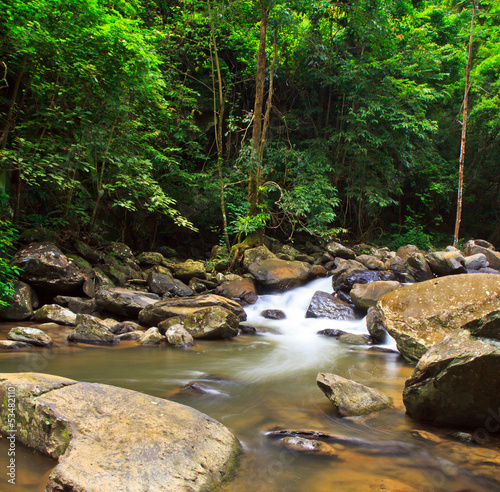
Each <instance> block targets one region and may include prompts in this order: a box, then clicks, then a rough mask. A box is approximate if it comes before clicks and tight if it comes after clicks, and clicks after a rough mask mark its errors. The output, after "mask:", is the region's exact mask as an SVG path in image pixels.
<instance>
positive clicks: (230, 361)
mask: <svg viewBox="0 0 500 492" xmlns="http://www.w3.org/2000/svg"><path fill="white" fill-rule="evenodd" d="M316 290H323V291H326V292H331V291H332V289H331V279H320V280H317V281H314V282H312V283H311V284H309V285H307V286H305V287H301V288H299V289H295V290H293V291H290V292H287V293H285V294H281V295H267V296H261V297H260V298H259V301H258V302H257V303H256V304H255V305H253V306H251V307H249V308H247V314H248V320H247V322H246V324H248V325H252V326H255V327H257V329H258V331H259V334H258V335H242V336H239V337H237V338H235V339H233V340H231V341H204V342H198V343H197V345H196V347H194V348H192V349H189V350H176V349H169V348H165V346H163V347H141V346H138V345H137V344H136V343H135V342H121V343H120V344H119V346H117V347H93V346H81V345H68V344H67V342H65V337H66V336H67V334H68V333H69V332H70V331H71V330H70V328H66V327H60V326H57V325H49V326H47V327H46V330H47V332H48V333H49V334H50V335H51V336H52V337H53V339H54V341H55V347H54V348H53V349H50V350H47V349H31V350H29V351H24V352H16V353H12V352H4V353H1V354H0V372H18V371H19V372H20V371H36V372H45V373H49V374H56V375H59V376H64V377H68V378H71V379H76V380H80V381H89V382H99V383H105V384H111V385H115V386H121V387H124V388H129V389H132V390H136V391H141V392H144V393H148V394H150V395H154V396H158V397H161V398H168V399H172V400H175V401H178V402H180V403H184V404H186V405H190V406H192V407H194V408H196V409H198V410H200V411H202V412H204V413H206V414H208V415H210V416H211V417H213V418H215V419H217V420H219V421H220V422H222V423H223V424H225V425H226V426H227V427H228V428H229V429H231V431H232V432H233V433H234V434H235V435H236V436H237V437H238V438H239V440H240V441H241V443H242V446H243V449H244V453H243V456H242V459H241V463H240V466H239V468H238V471H237V473H236V475H235V477H234V478H233V479H232V480H231V481H229V482H227V483H226V484H225V485H224V486H223V487H222V491H223V492H229V491H237V492H240V491H241V492H252V491H263V492H273V491H291V492H299V491H308V492H323V491H353V492H354V491H356V492H358V491H382V490H384V491H389V490H390V491H413V490H417V491H422V492H432V491H457V492H458V491H462V492H463V491H491V490H500V488H499V482H497V481H496V475H497V474H498V469H499V467H500V453H499V452H498V449H497V448H496V447H495V446H496V441H494V440H493V438H491V439H490V440H488V442H486V443H485V445H484V446H481V447H479V446H473V445H467V444H463V443H461V442H456V441H453V440H449V439H448V438H447V437H446V436H447V434H449V433H450V431H446V430H436V429H431V428H427V427H425V426H423V425H421V424H418V423H416V422H413V421H411V420H410V419H409V418H407V417H406V416H405V413H404V406H403V404H402V401H401V393H402V390H403V387H404V382H405V380H406V379H407V378H408V377H409V376H410V375H411V373H412V371H413V368H412V367H411V366H409V365H408V364H407V363H405V362H404V360H403V359H402V358H401V357H400V356H399V354H397V353H390V352H375V351H371V350H369V347H368V346H351V345H345V344H343V343H341V342H339V341H338V340H336V339H333V338H329V337H325V336H320V335H317V334H316V333H317V331H319V330H323V329H325V328H335V329H341V330H344V331H347V332H350V333H359V334H362V333H363V334H364V333H366V326H365V320H359V321H332V320H324V319H321V320H320V319H306V318H305V317H304V315H305V312H306V310H307V306H308V304H309V301H310V299H311V297H312V295H313V294H314V292H315V291H316ZM265 309H281V310H282V311H284V312H285V313H286V316H287V317H286V319H284V320H267V319H264V318H263V317H262V316H260V313H261V312H262V311H263V310H265ZM12 326H13V325H12V324H3V325H0V338H5V334H6V333H7V331H8V330H9V329H10V328H11V327H12ZM391 346H393V345H392V344H391V343H390V342H389V343H388V344H387V347H391ZM318 372H332V373H335V374H338V375H340V376H343V377H346V378H349V379H353V380H356V381H358V382H360V383H363V384H366V385H368V386H372V387H374V388H376V389H379V390H381V391H383V392H384V393H386V394H388V395H389V396H391V397H392V398H393V400H394V405H393V408H391V409H389V410H385V411H383V412H378V413H375V414H372V415H370V416H365V417H357V418H337V417H335V414H334V412H333V411H332V410H333V407H332V405H331V403H330V402H329V401H328V400H327V398H326V397H325V396H324V395H323V393H322V392H321V390H319V388H318V387H317V385H316V376H317V374H318ZM191 382H198V383H201V384H203V385H205V386H206V387H207V388H208V390H207V392H206V393H199V392H196V391H187V390H183V389H182V388H183V386H184V385H186V384H188V383H191ZM117 418H119V416H117ZM273 429H292V430H315V431H321V432H325V433H330V434H336V435H340V436H344V437H350V438H358V439H362V440H364V441H367V444H366V445H365V446H360V445H349V443H347V444H343V445H336V450H337V452H338V456H336V457H329V456H314V455H310V454H304V453H301V452H297V451H294V450H287V449H285V448H284V447H283V446H282V444H281V441H280V440H278V439H271V438H269V437H268V436H266V432H267V431H269V430H273ZM415 430H420V431H424V432H425V431H427V432H432V433H433V434H432V439H431V440H424V439H422V437H421V436H422V435H424V436H425V434H421V436H420V437H419V436H416V435H414V432H415ZM7 449H8V446H7V441H6V440H5V439H0V470H2V471H0V490H1V491H4V490H5V491H8V490H15V491H16V492H28V491H29V492H42V491H43V490H44V484H45V483H46V480H47V477H48V475H49V473H50V470H51V469H52V467H53V466H55V463H54V462H53V461H51V460H49V459H47V458H44V457H42V456H38V455H36V454H33V453H32V452H30V451H29V450H26V449H24V448H23V447H22V446H21V445H20V444H19V443H18V444H17V448H16V453H17V456H16V458H17V461H16V467H17V469H16V485H15V486H12V485H10V484H9V483H8V482H7V479H8V477H7V473H6V471H5V470H6V469H7V468H6V467H7ZM101 492H113V491H101Z"/></svg>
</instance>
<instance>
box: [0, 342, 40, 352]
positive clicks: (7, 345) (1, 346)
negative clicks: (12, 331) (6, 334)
mask: <svg viewBox="0 0 500 492" xmlns="http://www.w3.org/2000/svg"><path fill="white" fill-rule="evenodd" d="M31 347H33V345H31V344H30V343H26V342H16V341H15V340H0V350H19V349H25V348H31Z"/></svg>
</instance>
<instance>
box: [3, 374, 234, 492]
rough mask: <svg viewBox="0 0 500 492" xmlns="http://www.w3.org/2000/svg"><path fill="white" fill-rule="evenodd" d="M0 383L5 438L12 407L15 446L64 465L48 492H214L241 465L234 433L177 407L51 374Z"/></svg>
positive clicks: (57, 469) (11, 376) (19, 376)
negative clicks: (19, 444)
mask: <svg viewBox="0 0 500 492" xmlns="http://www.w3.org/2000/svg"><path fill="white" fill-rule="evenodd" d="M0 380H1V381H2V382H1V383H0V398H1V401H2V402H6V403H5V406H2V408H1V413H2V418H1V419H0V430H1V432H2V434H3V435H4V436H9V435H11V432H10V431H11V429H10V427H9V424H8V419H7V418H6V416H7V413H8V411H9V408H10V407H9V406H8V405H12V406H13V409H14V412H13V413H15V415H16V416H17V418H16V420H15V431H16V439H17V440H18V441H19V442H21V443H23V444H25V445H26V446H28V447H30V448H32V449H35V450H36V451H38V452H40V453H43V454H46V455H49V456H50V457H52V458H54V459H56V460H58V461H59V463H58V464H57V466H56V467H55V468H54V469H53V470H52V472H51V473H50V476H49V478H48V483H47V488H46V490H47V491H61V490H67V491H69V490H72V491H82V492H83V491H88V492H101V491H111V490H112V491H114V492H129V491H146V490H147V491H148V492H160V491H165V490H186V491H188V490H189V491H193V492H194V491H204V490H213V488H214V487H215V486H216V485H217V484H219V483H220V482H221V481H223V480H224V479H225V478H226V477H228V476H229V475H230V472H231V470H232V469H233V468H234V466H235V464H236V461H237V460H236V458H237V455H238V453H239V451H240V446H239V443H238V441H237V439H236V438H235V437H234V436H233V435H232V434H231V432H230V431H229V430H228V429H227V428H226V427H224V426H223V425H222V424H220V423H219V422H217V421H215V420H213V419H211V418H210V417H208V416H207V415H204V414H202V413H200V412H198V411H197V410H194V409H192V408H189V407H186V406H184V405H180V404H179V403H175V402H172V401H167V400H163V399H161V398H155V397H153V396H150V395H145V394H142V393H138V392H135V391H130V390H127V389H123V388H117V387H114V386H107V385H104V384H95V383H81V382H77V381H73V380H71V379H65V378H60V377H56V376H49V375H46V374H33V373H17V374H1V375H0ZM12 394H15V398H13V397H12V398H11V395H12ZM9 398H11V399H9Z"/></svg>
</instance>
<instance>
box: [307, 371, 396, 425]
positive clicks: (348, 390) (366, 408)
mask: <svg viewBox="0 0 500 492" xmlns="http://www.w3.org/2000/svg"><path fill="white" fill-rule="evenodd" d="M316 382H317V383H318V386H319V388H320V389H321V391H323V393H325V395H326V397H327V398H328V399H329V400H330V401H331V402H332V404H333V406H334V408H335V411H336V412H337V415H338V416H339V417H351V416H356V415H367V414H369V413H372V412H377V411H379V410H383V409H385V408H388V407H390V406H391V399H390V398H389V397H388V396H386V395H384V394H383V393H380V392H379V391H377V390H375V389H373V388H369V387H368V386H364V385H362V384H360V383H357V382H356V381H351V380H349V379H345V378H343V377H341V376H337V375H336V374H328V373H319V374H318V377H317V379H316Z"/></svg>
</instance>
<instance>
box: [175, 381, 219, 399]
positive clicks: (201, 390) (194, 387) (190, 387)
mask: <svg viewBox="0 0 500 492" xmlns="http://www.w3.org/2000/svg"><path fill="white" fill-rule="evenodd" d="M182 391H184V392H188V393H192V394H198V395H212V396H214V395H219V396H227V393H224V392H222V391H219V390H216V389H214V388H211V387H210V386H207V385H206V384H203V383H197V382H192V383H188V384H186V385H184V386H183V387H182Z"/></svg>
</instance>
